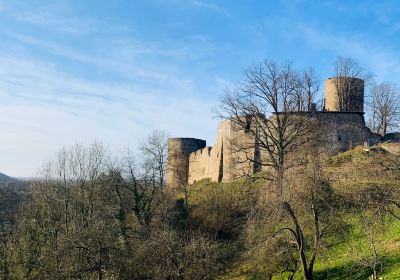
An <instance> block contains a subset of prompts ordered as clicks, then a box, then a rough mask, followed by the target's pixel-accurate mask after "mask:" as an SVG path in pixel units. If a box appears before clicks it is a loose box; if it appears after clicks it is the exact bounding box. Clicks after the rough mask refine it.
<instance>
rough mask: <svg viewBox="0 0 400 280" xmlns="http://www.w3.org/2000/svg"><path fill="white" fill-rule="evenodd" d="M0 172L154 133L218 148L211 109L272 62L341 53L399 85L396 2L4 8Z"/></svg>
mask: <svg viewBox="0 0 400 280" xmlns="http://www.w3.org/2000/svg"><path fill="white" fill-rule="evenodd" d="M0 23H1V24H0V37H1V40H0V98H1V102H0V112H1V117H0V127H1V129H0V172H4V173H7V174H10V175H13V176H34V175H35V174H36V173H35V172H36V171H37V170H38V169H39V168H40V166H41V165H42V164H43V163H44V162H45V161H47V160H49V159H51V158H52V157H53V155H54V154H55V152H56V151H57V150H58V149H59V148H61V147H63V146H66V145H71V144H74V143H76V142H80V143H90V142H92V141H94V140H100V141H102V142H103V143H104V144H105V145H106V146H108V147H109V148H110V149H111V150H113V151H115V152H119V151H122V150H123V149H125V148H126V147H127V146H135V145H136V144H137V141H138V139H140V138H143V137H144V136H145V135H147V134H148V133H150V132H151V131H152V130H153V129H156V128H158V129H165V130H167V131H168V133H169V134H170V135H171V136H186V137H198V138H203V139H206V140H207V142H208V143H209V144H213V142H214V137H215V132H216V125H217V122H218V120H217V119H215V118H214V114H213V112H212V109H213V108H215V107H216V106H217V105H218V102H219V99H220V97H221V94H223V92H224V89H225V88H227V87H232V86H233V85H234V84H235V82H236V81H238V79H240V77H241V73H242V70H243V69H244V68H246V67H248V66H250V65H252V64H254V63H257V62H258V61H260V60H261V59H263V58H270V59H274V60H277V61H290V62H293V64H294V66H295V67H297V68H304V67H308V66H312V67H314V68H315V70H316V72H317V73H318V75H319V76H320V78H321V79H322V80H323V79H324V78H327V77H329V76H331V75H332V63H333V61H334V60H335V58H336V57H337V56H338V55H342V56H351V57H353V58H355V59H357V60H359V61H360V63H361V64H362V65H363V66H364V67H365V68H366V69H368V70H369V71H370V72H373V73H374V74H375V78H376V80H377V81H384V80H389V81H393V82H399V81H398V80H399V77H400V53H399V49H400V48H399V47H400V46H399V44H400V5H398V2H397V1H376V0H374V1H348V0H347V1H344V0H343V1H333V0H332V1H317V0H312V1H311V0H310V1H306V0H291V1H290V0H283V1H262V0H260V1H251V0H243V1H232V0H230V1H228V0H227V1H211V0H152V1H151V0H143V1H139V0H135V1H128V0H127V1H105V0H104V1H101V0H91V1H89V0H86V1H82V0H75V1H74V0H68V1H67V0H65V1H43V0H40V1H34V0H31V1H12V0H7V1H5V0H4V1H2V0H0Z"/></svg>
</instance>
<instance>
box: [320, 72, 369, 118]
mask: <svg viewBox="0 0 400 280" xmlns="http://www.w3.org/2000/svg"><path fill="white" fill-rule="evenodd" d="M325 111H333V112H353V113H356V112H357V113H363V112H364V80H362V79H358V78H349V77H335V78H329V79H327V80H325Z"/></svg>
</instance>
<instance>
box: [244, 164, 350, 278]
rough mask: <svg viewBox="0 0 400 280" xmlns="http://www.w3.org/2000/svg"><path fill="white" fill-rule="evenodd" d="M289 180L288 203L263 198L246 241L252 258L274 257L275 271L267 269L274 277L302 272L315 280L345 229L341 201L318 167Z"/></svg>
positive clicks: (268, 196)
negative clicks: (320, 260)
mask: <svg viewBox="0 0 400 280" xmlns="http://www.w3.org/2000/svg"><path fill="white" fill-rule="evenodd" d="M291 179H292V180H290V181H289V182H290V183H291V184H292V188H291V193H290V194H287V196H288V197H287V198H286V199H285V200H282V198H279V197H278V198H277V197H276V196H274V195H271V194H270V193H267V194H266V195H265V196H263V197H260V201H259V203H258V205H257V207H255V209H254V210H253V212H252V214H251V216H250V219H249V222H248V223H249V224H248V227H247V232H248V235H247V236H248V239H247V240H249V242H248V243H249V244H250V246H251V247H250V248H249V249H250V254H251V256H252V257H253V258H254V257H255V258H257V257H260V255H261V257H262V258H263V260H264V261H268V263H269V262H270V260H269V258H270V257H275V256H276V258H277V259H275V260H273V261H272V264H273V265H274V266H275V267H270V268H269V269H271V268H272V269H275V271H272V273H274V274H278V273H281V271H283V270H286V271H287V272H289V273H288V276H289V277H291V275H292V274H293V272H295V271H296V268H297V266H299V267H301V269H302V274H303V279H305V280H311V279H313V275H314V265H315V262H316V260H317V257H318V256H319V255H320V254H321V252H322V250H323V248H324V246H325V245H328V243H329V241H330V240H333V239H331V237H337V235H338V232H342V230H344V229H345V223H343V221H342V220H341V218H340V213H341V211H343V208H342V207H341V200H342V198H341V196H340V194H338V193H336V192H335V191H334V190H333V188H332V187H331V185H330V183H329V181H328V180H327V178H326V177H325V175H324V174H323V172H322V170H321V168H320V165H319V163H318V161H316V162H311V163H310V164H309V165H308V167H307V168H305V169H303V168H301V169H299V170H298V171H297V172H296V173H295V174H293V175H292V178H291ZM252 229H253V230H252ZM282 244H286V247H284V248H282V247H281V246H282ZM255 251H256V252H255ZM276 254H278V255H276ZM256 261H258V262H260V260H256ZM289 268H290V270H289ZM290 272H291V273H290Z"/></svg>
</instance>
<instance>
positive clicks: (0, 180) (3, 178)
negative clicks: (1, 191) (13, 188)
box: [0, 173, 17, 183]
mask: <svg viewBox="0 0 400 280" xmlns="http://www.w3.org/2000/svg"><path fill="white" fill-rule="evenodd" d="M15 181H17V179H15V178H12V177H10V176H7V175H6V174H3V173H0V183H9V182H15Z"/></svg>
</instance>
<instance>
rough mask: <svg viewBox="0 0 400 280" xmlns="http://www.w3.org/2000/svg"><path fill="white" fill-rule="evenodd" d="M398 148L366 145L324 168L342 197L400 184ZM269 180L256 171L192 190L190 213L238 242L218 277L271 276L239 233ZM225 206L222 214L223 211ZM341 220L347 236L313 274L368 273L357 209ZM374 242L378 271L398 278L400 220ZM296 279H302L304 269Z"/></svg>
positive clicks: (356, 275) (330, 276)
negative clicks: (227, 266)
mask: <svg viewBox="0 0 400 280" xmlns="http://www.w3.org/2000/svg"><path fill="white" fill-rule="evenodd" d="M399 150H400V144H396V143H390V144H388V143H386V144H383V145H380V146H377V147H374V148H371V149H368V150H364V149H363V148H356V149H354V150H351V151H347V152H344V153H340V154H338V155H336V156H334V157H332V158H330V159H329V160H328V161H327V162H326V164H325V167H324V170H325V173H326V174H327V175H328V177H329V178H330V180H331V183H332V186H333V188H334V189H336V190H337V191H339V192H340V193H341V194H343V195H344V196H353V195H354V193H357V191H359V190H362V189H363V188H367V187H369V186H378V187H379V186H389V187H393V188H400V182H399V179H398V177H395V176H393V174H394V172H398V171H400V165H399V163H400V159H399V157H398V155H397V152H398V151H399ZM258 175H260V174H258ZM261 175H262V174H261ZM265 183H266V181H265V179H264V178H263V177H262V176H254V177H252V178H248V179H246V180H245V179H241V180H237V181H234V182H229V183H220V184H217V183H213V182H209V181H202V182H198V183H197V184H195V185H194V186H192V187H191V188H190V190H189V204H190V208H191V211H192V215H193V216H194V217H195V218H196V217H198V223H199V224H200V226H203V227H206V228H207V229H208V230H209V229H210V228H213V229H214V230H215V232H216V234H219V235H220V236H221V237H222V238H221V239H222V240H224V241H223V243H225V241H226V240H229V242H228V243H229V244H230V246H232V243H233V244H236V245H235V246H233V247H234V248H235V249H236V250H237V251H236V253H235V254H233V256H232V261H231V264H230V269H229V270H228V271H227V272H226V274H224V275H222V276H221V277H220V279H237V280H239V279H241V280H245V279H267V276H266V274H265V273H263V271H260V270H257V269H256V268H255V264H253V263H251V262H249V261H248V258H246V256H245V251H244V250H243V247H246V244H243V243H242V240H241V236H240V230H241V229H242V228H244V226H245V217H244V215H242V214H243V213H245V212H246V211H247V210H248V209H249V208H251V207H253V205H254V203H255V201H256V199H257V197H258V196H259V194H260V193H259V190H260V189H261V188H262V186H263V185H265ZM216 205H218V206H216ZM219 209H221V210H219ZM222 209H224V213H221V212H220V211H222ZM343 219H344V221H345V222H346V223H347V224H348V225H349V227H350V237H349V240H347V241H346V242H345V243H344V242H337V243H336V244H335V245H333V246H331V247H329V248H328V249H329V250H325V251H324V252H323V253H322V255H321V256H319V257H318V258H317V261H316V265H315V279H367V278H368V276H369V275H370V272H369V270H368V268H365V267H363V265H365V262H367V261H369V260H370V254H371V251H370V242H369V240H368V239H367V238H366V237H365V234H364V232H363V229H362V228H361V226H360V224H359V221H358V220H359V217H358V214H357V213H349V214H347V215H346V216H344V217H343ZM375 241H376V244H377V245H376V246H377V248H378V250H377V251H378V256H379V258H380V271H381V272H382V273H381V275H380V276H384V279H385V280H388V279H400V220H398V219H395V218H390V217H389V218H387V219H386V220H385V227H384V232H383V233H379V234H377V235H376V240H375ZM350 249H351V250H350ZM354 252H355V253H354ZM355 256H356V257H355ZM355 259H357V261H355ZM361 263H362V265H361ZM273 279H280V278H273ZM283 279H287V278H283ZM294 279H302V277H301V271H300V269H298V271H297V272H296V274H295V277H294Z"/></svg>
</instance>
